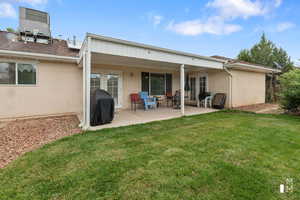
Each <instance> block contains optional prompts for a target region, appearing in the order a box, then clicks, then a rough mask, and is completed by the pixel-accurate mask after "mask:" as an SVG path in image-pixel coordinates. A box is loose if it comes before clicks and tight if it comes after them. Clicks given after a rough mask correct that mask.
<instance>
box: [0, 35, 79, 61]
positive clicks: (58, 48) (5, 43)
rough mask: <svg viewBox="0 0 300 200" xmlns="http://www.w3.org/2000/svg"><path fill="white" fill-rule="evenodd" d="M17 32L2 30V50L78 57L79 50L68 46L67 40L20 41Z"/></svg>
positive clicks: (0, 44)
mask: <svg viewBox="0 0 300 200" xmlns="http://www.w3.org/2000/svg"><path fill="white" fill-rule="evenodd" d="M11 38H17V34H15V33H9V32H6V31H0V50H8V51H21V52H30V53H41V54H50V55H57V56H68V57H78V53H79V50H76V49H70V48H68V45H67V41H65V40H58V39H53V43H52V44H41V43H34V42H27V43H26V44H25V43H24V41H20V40H18V39H16V40H12V39H11Z"/></svg>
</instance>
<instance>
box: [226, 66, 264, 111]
mask: <svg viewBox="0 0 300 200" xmlns="http://www.w3.org/2000/svg"><path fill="white" fill-rule="evenodd" d="M231 73H232V74H233V78H232V99H233V101H232V104H233V107H238V106H245V105H252V104H259V103H265V91H266V86H265V77H266V75H265V74H264V73H257V72H248V71H240V70H231Z"/></svg>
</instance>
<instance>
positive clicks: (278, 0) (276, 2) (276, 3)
mask: <svg viewBox="0 0 300 200" xmlns="http://www.w3.org/2000/svg"><path fill="white" fill-rule="evenodd" d="M281 4H282V0H275V7H276V8H278V7H279V6H281Z"/></svg>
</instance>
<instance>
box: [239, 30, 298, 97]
mask: <svg viewBox="0 0 300 200" xmlns="http://www.w3.org/2000/svg"><path fill="white" fill-rule="evenodd" d="M237 58H238V59H239V60H243V61H246V62H251V63H255V64H260V65H264V66H267V67H271V68H275V69H281V70H282V73H285V72H288V71H289V70H292V69H293V68H294V67H293V66H294V64H293V62H292V61H291V58H290V57H289V56H288V54H287V52H286V51H285V50H284V49H282V48H281V47H277V46H276V45H275V44H274V43H273V42H272V41H270V40H268V39H267V37H266V35H265V34H264V33H263V34H262V36H261V38H260V41H259V42H258V43H257V44H255V45H254V46H253V47H252V48H251V49H243V50H241V51H240V53H239V55H238V56H237ZM266 86H267V89H266V101H267V102H274V101H277V98H276V92H275V91H276V88H277V87H278V84H277V75H275V74H273V75H271V76H267V81H266Z"/></svg>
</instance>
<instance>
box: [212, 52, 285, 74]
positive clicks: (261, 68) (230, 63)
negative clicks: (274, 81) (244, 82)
mask: <svg viewBox="0 0 300 200" xmlns="http://www.w3.org/2000/svg"><path fill="white" fill-rule="evenodd" d="M211 57H212V58H216V59H220V60H224V61H226V62H227V63H226V64H227V67H229V68H238V69H241V70H247V69H248V70H252V71H258V72H281V70H278V69H274V68H271V67H268V66H265V65H259V64H256V63H250V62H246V61H243V60H238V59H233V58H227V57H224V56H218V55H215V56H211Z"/></svg>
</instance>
